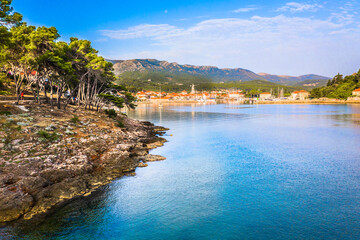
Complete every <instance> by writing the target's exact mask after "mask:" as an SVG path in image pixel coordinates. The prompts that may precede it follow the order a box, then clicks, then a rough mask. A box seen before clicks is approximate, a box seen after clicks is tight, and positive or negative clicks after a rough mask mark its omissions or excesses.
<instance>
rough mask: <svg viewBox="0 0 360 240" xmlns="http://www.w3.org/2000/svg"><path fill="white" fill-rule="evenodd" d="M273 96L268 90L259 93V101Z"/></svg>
mask: <svg viewBox="0 0 360 240" xmlns="http://www.w3.org/2000/svg"><path fill="white" fill-rule="evenodd" d="M272 98H273V96H272V95H271V93H269V92H264V93H260V101H264V100H269V99H272Z"/></svg>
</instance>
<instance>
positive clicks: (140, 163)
mask: <svg viewBox="0 0 360 240" xmlns="http://www.w3.org/2000/svg"><path fill="white" fill-rule="evenodd" d="M147 166H148V164H147V163H143V162H139V164H138V167H147Z"/></svg>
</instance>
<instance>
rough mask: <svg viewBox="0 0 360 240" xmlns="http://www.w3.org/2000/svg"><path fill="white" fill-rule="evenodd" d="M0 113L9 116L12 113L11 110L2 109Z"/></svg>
mask: <svg viewBox="0 0 360 240" xmlns="http://www.w3.org/2000/svg"><path fill="white" fill-rule="evenodd" d="M0 115H6V116H9V115H11V112H9V111H0Z"/></svg>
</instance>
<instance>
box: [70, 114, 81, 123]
mask: <svg viewBox="0 0 360 240" xmlns="http://www.w3.org/2000/svg"><path fill="white" fill-rule="evenodd" d="M70 122H72V123H75V124H76V123H79V122H80V119H79V117H78V116H76V115H74V117H72V118H71V119H70Z"/></svg>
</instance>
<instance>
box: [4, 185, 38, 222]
mask: <svg viewBox="0 0 360 240" xmlns="http://www.w3.org/2000/svg"><path fill="white" fill-rule="evenodd" d="M33 200H34V199H33V198H32V197H31V196H30V195H29V194H27V193H23V192H21V191H20V190H18V189H15V188H1V189H0V222H8V221H12V220H15V219H18V218H19V217H20V216H21V215H23V214H24V213H26V212H27V211H29V210H30V208H31V207H32V206H33Z"/></svg>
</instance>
